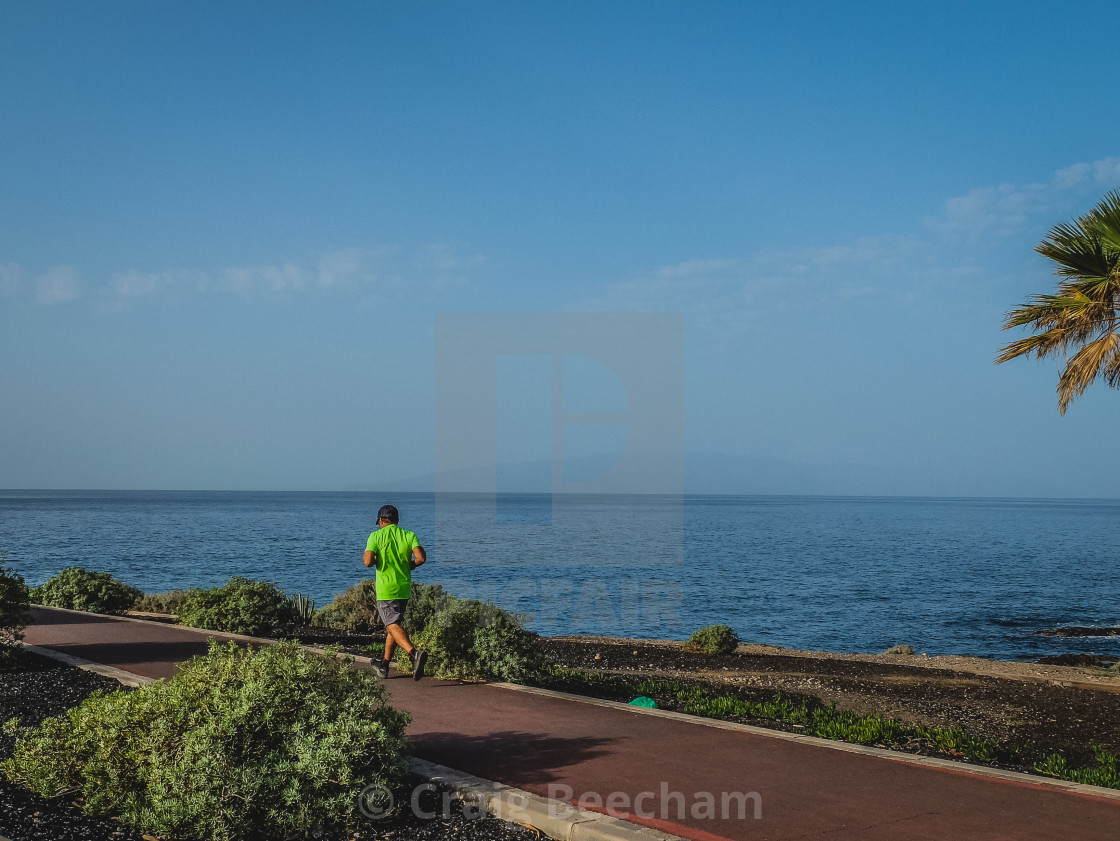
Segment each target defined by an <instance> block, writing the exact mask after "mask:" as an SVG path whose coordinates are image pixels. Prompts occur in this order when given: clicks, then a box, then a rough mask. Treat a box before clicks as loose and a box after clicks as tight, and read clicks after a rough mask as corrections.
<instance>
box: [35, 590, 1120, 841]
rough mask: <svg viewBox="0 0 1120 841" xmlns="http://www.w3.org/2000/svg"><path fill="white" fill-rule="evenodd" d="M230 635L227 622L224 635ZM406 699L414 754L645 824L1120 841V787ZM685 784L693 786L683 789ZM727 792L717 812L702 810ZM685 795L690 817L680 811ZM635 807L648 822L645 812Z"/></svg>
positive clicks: (555, 712)
mask: <svg viewBox="0 0 1120 841" xmlns="http://www.w3.org/2000/svg"><path fill="white" fill-rule="evenodd" d="M34 616H35V624H34V625H32V626H31V627H29V628H28V629H27V635H26V641H27V642H28V643H30V644H32V645H42V646H48V647H50V648H53V649H56V650H58V651H62V652H65V653H67V654H72V655H74V656H77V657H83V658H85V659H87V660H92V661H94V662H99V663H104V664H106V665H112V666H117V667H118V668H121V669H125V670H127V671H131V672H134V673H136V674H142V675H148V676H151V677H163V676H167V675H169V674H172V673H173V672H174V669H175V667H174V663H175V662H176V661H179V660H182V659H184V658H186V657H189V656H191V655H192V654H195V653H198V652H200V651H203V650H205V646H206V643H205V636H206V635H205V634H204V633H201V632H198V631H193V630H189V629H186V628H178V627H171V626H166V625H160V624H156V623H149V622H143V623H141V622H129V621H124V620H118V619H112V618H109V617H95V616H89V615H78V614H71V613H64V612H61V611H52V610H49V609H39V608H37V609H35V610H34ZM215 636H220V635H215ZM387 686H388V688H389V689H390V691H391V694H392V698H393V703H394V704H395V705H396V706H398V707H401V708H404V709H407V710H408V711H409V712H411V713H412V725H411V726H410V728H409V735H410V738H411V740H412V742H413V744H414V746H415V752H416V755H418V756H420V757H421V758H423V759H427V760H430V761H432V762H437V763H439V764H442V765H447V766H450V767H452V768H457V769H459V770H461V771H465V772H467V773H470V774H474V775H476V776H479V777H485V778H487V779H492V780H498V781H500V782H503V783H506V784H509V785H513V786H516V787H518V788H523V789H527V790H529V791H533V792H536V793H538V794H542V795H546V796H549V795H552V796H555V790H551V791H550V786H568V787H570V788H571V789H572V791H573V792H574V794H575V796H576V797H579V796H580V795H581V794H583V793H584V792H592V793H596V794H598V795H600V796H601V797H603V798H604V799H605V798H606V797H607V796H608V795H609V794H610V793H612V792H621V793H622V795H620V797H622V796H625V797H626V799H627V802H629V803H633V801H634V798H635V797H636V796H637V795H639V794H640V793H641V792H646V791H648V792H653V793H654V795H653V797H652V798H649V797H647V798H646V799H645V800H643V801H642V802H641V803H640V804H639V807H640V808H641V809H642V811H645V812H647V813H648V812H652V813H653V814H654V815H656V816H658V818H660V816H661V812H662V797H661V792H662V790H663V788H664V790H665V792H666V793H667V797H666V798H665V799H664V807H665V810H666V812H665V814H664V817H665V818H667V821H662V820H659V819H655V820H653V821H640V822H643V823H649V824H651V825H655V826H658V827H660V828H662V829H665V830H666V831H669V832H673V833H676V834H678V835H684V836H686V837H690V838H694V839H700V841H707V840H708V839H712V838H727V839H751V840H752V841H755V839H757V841H763V839H795V838H796V839H804V838H813V839H829V841H849V840H850V841H855V840H856V839H859V841H878V840H879V839H882V840H883V841H909V839H923V840H926V839H928V840H929V841H934V839H953V841H957V840H958V839H1007V841H1052V839H1071V841H1096V839H1100V841H1116V839H1117V838H1120V800H1113V799H1107V798H1104V797H1096V796H1090V795H1083V794H1073V793H1068V792H1063V791H1058V790H1055V789H1053V788H1050V787H1047V786H1045V785H1039V784H1034V783H1030V782H1026V783H1023V782H1006V781H1002V780H997V779H992V778H990V777H983V776H979V775H976V774H973V773H970V772H969V771H968V770H967V768H962V769H961V771H959V772H958V771H952V770H939V769H936V768H929V767H922V766H918V765H910V764H906V763H903V762H897V761H892V760H889V759H883V758H880V757H876V756H865V755H861V754H856V753H850V752H847V751H841V750H836V749H832V748H827V747H820V746H817V745H813V744H807V743H800V742H793V741H789V740H786V739H778V738H773V737H769V736H762V735H756V734H754V733H746V732H739V731H734V730H724V729H718V728H714V727H710V726H706V725H703V724H694V723H690V722H682V721H676V720H672V719H666V718H661V717H656V716H650V715H644V714H641V713H636V712H630V711H628V710H624V709H610V708H604V707H599V706H594V705H590V704H586V703H581V702H579V701H570V700H565V699H558V698H551V697H545V696H540V695H534V694H530V693H525V692H519V691H515V690H509V689H503V688H500V687H495V686H485V685H460V684H455V683H449V682H445V681H435V680H428V679H425V680H424V681H421V682H419V683H417V682H414V681H413V680H411V678H407V677H403V676H400V675H398V674H397V673H396V672H392V673H391V677H390V679H389V680H388V681H387ZM672 792H680V794H681V795H683V797H679V798H678V797H675V796H673V794H672ZM704 792H710V793H711V794H712V795H713V796H714V798H715V803H716V806H715V811H716V817H715V818H709V817H706V816H704V815H703V814H702V813H701V815H700V816H699V817H694V816H692V815H690V814H689V812H688V810H689V809H691V808H692V807H694V806H698V807H699V808H701V809H703V807H704V803H705V801H704V795H703V793H704ZM724 792H742V793H748V792H757V793H758V795H759V796H760V797H761V803H762V818H761V819H755V818H754V809H753V802H751V803H748V806H747V810H746V817H745V818H744V819H739V818H738V814H737V809H735V808H734V807H733V808H732V809H731V814H730V816H729V817H728V818H721V817H720V815H719V812H720V808H721V805H720V799H721V796H722V794H723V793H724ZM682 800H683V802H684V804H685V809H686V811H685V814H683V815H680V814H679V813H678V809H679V805H678V804H679V803H680V802H681V801H682ZM635 820H638V819H637V818H635Z"/></svg>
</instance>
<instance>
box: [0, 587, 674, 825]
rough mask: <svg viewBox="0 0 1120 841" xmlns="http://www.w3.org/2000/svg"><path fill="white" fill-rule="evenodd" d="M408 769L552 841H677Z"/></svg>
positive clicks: (494, 787)
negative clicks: (532, 829) (526, 826)
mask: <svg viewBox="0 0 1120 841" xmlns="http://www.w3.org/2000/svg"><path fill="white" fill-rule="evenodd" d="M56 609H57V608H56ZM75 612H76V613H80V612H81V611H75ZM141 621H143V620H141ZM247 639H253V638H251V637H249V638H247ZM260 641H261V642H269V643H270V642H273V640H263V639H262V640H260ZM307 647H308V648H310V646H307ZM23 648H24V650H26V651H30V652H32V653H33V654H39V655H41V656H43V657H49V658H50V659H52V660H56V661H58V662H60V663H65V664H66V665H68V666H74V667H75V668H78V669H83V670H84V671H88V672H93V673H94V674H99V675H104V676H105V677H109V678H113V679H115V680H117V681H118V682H120V683H122V684H124V685H125V686H131V687H139V686H145V685H147V684H150V683H155V682H156V680H157V678H151V677H145V676H143V675H137V674H133V673H132V672H128V671H125V670H124V669H118V668H116V667H115V666H104V665H102V664H100V663H94V662H92V661H90V660H85V659H83V658H81V657H74V656H73V655H71V654H63V653H62V652H60V651H54V650H53V649H50V648H44V647H42V646H38V645H27V644H26V643H25V644H24V645H23ZM409 770H410V771H411V772H412V773H413V774H416V775H417V776H418V777H423V778H424V779H426V780H431V781H432V782H435V783H440V784H442V785H445V786H447V787H448V788H449V789H451V790H452V791H454V792H455V793H456V794H458V795H459V796H460V797H462V798H463V799H464V800H466V801H467V802H469V803H474V804H477V805H478V807H479V808H485V810H486V811H487V812H489V813H490V814H492V815H494V817H496V818H499V819H501V820H504V821H509V822H511V823H517V824H523V825H525V824H527V825H529V826H532V827H533V828H534V829H538V830H540V831H541V832H542V833H543V834H545V835H547V836H548V837H549V838H554V839H557V841H683V839H681V838H680V837H679V836H676V835H669V834H668V833H665V832H660V831H659V830H656V829H651V828H647V827H643V826H638V825H637V824H633V823H628V822H626V821H623V820H620V819H619V818H614V817H611V816H609V815H602V814H599V813H597V812H588V811H585V810H583V809H577V808H576V807H575V806H573V805H571V804H570V803H568V802H566V801H563V800H555V799H552V798H548V797H541V796H539V795H536V794H532V793H531V792H528V791H524V790H523V789H519V788H514V787H513V786H508V785H505V784H503V783H497V782H494V781H493V780H484V779H482V778H481V777H474V776H471V775H470V774H465V773H463V772H462V771H456V770H455V769H453V768H448V767H446V766H444V765H436V764H435V763H433V762H428V761H427V760H424V759H417V758H416V757H413V758H412V759H411V761H410V762H409ZM0 841H8V839H7V838H5V837H3V836H0Z"/></svg>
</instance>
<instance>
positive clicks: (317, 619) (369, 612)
mask: <svg viewBox="0 0 1120 841" xmlns="http://www.w3.org/2000/svg"><path fill="white" fill-rule="evenodd" d="M312 624H314V625H320V626H323V627H326V628H335V629H337V630H340V631H353V632H355V633H359V634H368V633H372V632H373V631H376V630H378V629H379V628H381V627H383V626H382V624H381V619H380V618H379V617H378V615H377V594H376V590H375V589H374V579H372V578H363V579H362V580H361V581H359V582H358V583H357V584H355V585H354V586H353V587H350V588H348V589H346V590H344V591H343V592H341V593H339V594H338V595H336V596H335V597H334V601H332V602H331V603H330V604H328V605H327V606H326V607H323V608H322V609H320V610H317V611H315V615H314V617H313V618H312Z"/></svg>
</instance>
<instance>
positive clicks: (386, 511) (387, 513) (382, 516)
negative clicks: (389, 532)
mask: <svg viewBox="0 0 1120 841" xmlns="http://www.w3.org/2000/svg"><path fill="white" fill-rule="evenodd" d="M377 519H378V520H388V521H389V522H390V523H399V522H400V521H401V514H400V512H399V511H397V509H396V508H395V507H394V506H392V505H382V506H381V507H380V508H379V509H377Z"/></svg>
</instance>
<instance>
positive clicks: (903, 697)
mask: <svg viewBox="0 0 1120 841" xmlns="http://www.w3.org/2000/svg"><path fill="white" fill-rule="evenodd" d="M542 644H543V646H544V649H545V651H546V652H547V654H548V656H549V657H550V658H552V659H553V660H554V661H555V662H556V663H558V664H559V665H562V666H566V667H568V668H576V669H584V670H589V671H595V672H603V673H607V674H610V675H613V676H615V677H616V678H620V679H623V680H625V681H627V683H628V684H629V685H630V686H633V685H634V684H637V683H638V682H639V681H642V680H679V681H681V682H683V683H687V684H689V685H693V686H700V687H702V688H704V689H706V690H708V691H710V692H712V693H715V694H728V695H734V696H737V697H739V698H742V699H744V700H747V701H755V702H758V701H765V700H768V699H770V698H773V697H774V695H775V694H776V693H781V694H782V695H783V696H785V697H787V698H789V699H790V700H792V701H794V702H808V703H810V704H835V705H836V706H837V707H838V708H840V709H847V710H852V711H853V712H857V713H861V714H868V713H878V714H880V715H882V716H885V717H889V718H893V719H895V720H897V721H901V722H903V723H906V724H912V725H924V726H927V727H944V728H949V727H962V728H964V729H965V730H966V731H967V732H968V733H969V734H970V735H972V736H975V737H979V738H983V739H987V740H990V741H992V742H995V743H997V744H999V745H1000V746H1001V755H1002V757H1003V760H1004V761H1003V764H1005V765H1007V766H1008V767H1014V768H1017V769H1020V770H1029V768H1030V767H1031V766H1032V765H1033V764H1034V763H1035V762H1036V761H1038V760H1039V759H1041V758H1043V757H1045V756H1047V755H1049V754H1050V753H1053V752H1059V753H1062V754H1064V755H1065V756H1066V758H1067V759H1068V760H1069V762H1070V764H1071V765H1073V766H1089V765H1094V764H1095V760H1094V756H1093V751H1092V745H1093V744H1100V745H1103V746H1104V747H1105V749H1106V750H1108V751H1109V752H1111V753H1120V694H1117V693H1114V692H1103V691H1094V690H1087V689H1075V688H1070V687H1063V686H1055V685H1052V684H1048V683H1032V682H1026V681H1020V680H1013V679H1008V678H1001V677H992V676H988V675H983V674H976V673H973V672H966V671H956V670H951V669H938V668H930V667H923V666H906V665H904V664H899V663H897V662H867V661H865V660H853V659H844V658H834V657H828V656H827V655H821V656H819V657H817V656H802V655H791V654H783V653H782V650H781V649H775V650H774V653H773V654H769V653H767V654H757V653H742V652H737V653H734V654H727V655H701V654H690V653H688V652H685V651H684V650H683V648H682V646H681V645H680V644H674V643H656V642H639V641H633V640H606V639H603V638H591V639H580V638H574V637H564V638H544V639H542ZM566 688H568V689H569V690H570V691H582V692H584V693H588V692H589V690H587V689H586V688H584V689H578V687H576V686H572V687H566ZM599 694H600V695H601V696H603V697H607V696H609V695H610V693H608V692H603V691H599ZM616 700H626V701H629V700H631V699H630V698H616ZM655 700H656V701H657V702H658V705H659V706H663V707H667V708H670V709H671V708H672V707H673V702H672V700H671V698H669V697H666V698H655ZM750 723H753V724H760V725H762V726H767V727H776V728H779V729H784V730H794V731H796V729H797V728H796V727H793V726H791V725H785V724H781V723H778V722H772V721H765V720H762V721H752V722H750Z"/></svg>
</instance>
